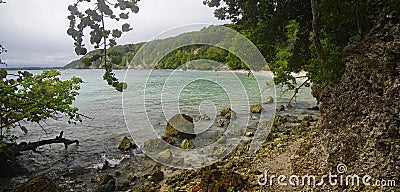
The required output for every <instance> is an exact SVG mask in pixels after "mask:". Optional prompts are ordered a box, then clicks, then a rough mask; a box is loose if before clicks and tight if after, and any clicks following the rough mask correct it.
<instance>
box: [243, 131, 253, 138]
mask: <svg viewBox="0 0 400 192" xmlns="http://www.w3.org/2000/svg"><path fill="white" fill-rule="evenodd" d="M245 135H246V137H253V136H254V133H253V132H251V131H249V132H246V134H245Z"/></svg>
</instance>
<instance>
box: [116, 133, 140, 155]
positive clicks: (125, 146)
mask: <svg viewBox="0 0 400 192" xmlns="http://www.w3.org/2000/svg"><path fill="white" fill-rule="evenodd" d="M136 148H137V145H136V144H134V143H132V141H131V140H130V139H129V138H128V137H126V136H125V137H124V138H123V139H122V141H121V143H120V144H119V146H118V149H119V150H123V151H127V150H129V149H136Z"/></svg>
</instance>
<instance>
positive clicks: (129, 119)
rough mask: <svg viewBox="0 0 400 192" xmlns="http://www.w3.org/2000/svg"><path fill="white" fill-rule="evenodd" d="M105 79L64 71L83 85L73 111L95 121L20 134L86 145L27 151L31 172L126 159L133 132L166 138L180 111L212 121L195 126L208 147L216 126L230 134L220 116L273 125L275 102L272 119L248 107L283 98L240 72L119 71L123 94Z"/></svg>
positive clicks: (261, 79)
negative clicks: (226, 112)
mask: <svg viewBox="0 0 400 192" xmlns="http://www.w3.org/2000/svg"><path fill="white" fill-rule="evenodd" d="M38 72H40V71H33V73H38ZM103 73H104V71H103V70H95V69H90V70H73V69H69V70H62V78H63V79H67V78H70V77H71V76H78V77H81V78H82V79H83V81H84V83H82V84H81V90H80V95H79V96H78V97H77V98H76V101H75V103H74V106H77V107H78V108H79V112H80V113H83V114H85V115H87V116H89V117H90V119H84V120H83V122H82V123H79V124H77V125H69V124H68V123H67V121H66V120H65V119H58V120H47V121H46V122H43V123H42V126H43V129H44V130H43V129H42V128H41V127H39V126H38V125H36V124H29V126H28V127H29V133H28V134H26V135H25V134H22V133H21V131H20V130H15V133H16V134H17V135H18V136H19V140H18V141H37V140H39V139H48V138H54V137H55V136H56V135H58V134H59V132H60V131H62V130H63V131H64V136H65V137H66V138H69V139H78V140H79V141H80V145H79V146H73V145H71V147H70V148H69V149H68V150H64V146H63V145H62V144H54V145H51V146H43V147H41V148H40V149H39V151H40V153H35V152H33V153H32V152H29V153H28V152H27V153H24V154H23V155H22V156H21V157H20V159H21V161H22V162H23V163H25V164H26V165H29V167H28V168H29V169H30V170H31V171H33V172H36V173H38V172H40V173H46V174H48V175H50V176H51V175H52V174H53V176H54V177H57V176H58V175H59V174H60V173H62V172H65V171H68V170H70V169H81V168H84V169H90V167H92V166H93V165H94V164H96V163H100V162H102V159H101V156H102V155H104V154H105V155H107V157H108V158H121V157H122V156H124V155H126V154H127V153H124V152H121V151H119V150H118V149H117V147H118V145H119V142H120V140H121V139H122V138H123V137H124V136H129V135H130V134H132V137H133V138H134V139H135V142H137V143H138V144H139V145H141V144H142V143H143V142H144V141H146V140H147V139H149V138H152V137H155V136H157V135H163V130H164V127H165V125H166V121H167V119H169V118H170V117H172V116H173V115H174V114H178V113H185V114H188V115H190V116H192V117H195V116H196V115H198V114H200V113H205V114H208V115H209V116H210V117H211V119H212V120H211V121H209V122H208V123H206V124H201V123H199V124H196V127H195V131H196V133H200V134H199V135H200V136H199V137H197V138H196V141H195V142H198V143H201V144H199V145H201V146H206V145H209V144H211V143H212V141H213V140H215V138H211V136H210V135H211V134H209V133H208V132H207V129H210V128H211V127H213V131H216V132H218V134H219V133H223V132H224V131H226V130H224V129H218V128H215V126H214V125H213V122H214V121H213V120H218V118H220V117H218V114H219V110H221V109H222V108H227V107H230V108H232V109H233V110H234V111H236V113H237V115H238V119H240V121H239V122H240V123H241V124H237V126H240V127H243V126H246V125H248V124H251V123H253V122H254V121H258V120H259V119H264V120H270V117H271V115H272V114H273V113H274V110H275V105H274V104H273V105H268V106H264V107H265V108H266V110H265V113H264V114H263V115H261V116H259V117H257V120H254V119H251V118H249V105H251V104H256V103H260V102H261V101H262V99H263V98H265V97H267V96H273V97H275V95H277V96H280V95H281V92H282V89H281V88H277V90H276V92H275V89H274V88H271V87H267V86H266V82H267V81H270V80H271V77H270V76H268V75H255V76H250V77H248V76H247V73H239V72H235V73H233V72H215V71H173V70H154V71H151V70H129V71H126V70H119V71H115V73H116V74H117V76H118V77H119V78H120V79H121V80H123V79H125V81H126V82H127V83H128V89H127V90H126V91H124V93H120V92H118V91H116V90H115V89H114V88H113V87H111V86H109V85H107V83H106V82H105V81H104V80H103V79H102V76H103ZM290 97H291V93H286V94H283V95H282V96H281V97H277V98H275V100H276V101H278V104H279V103H281V102H287V101H288V100H289V99H290ZM297 101H298V102H297V103H295V105H296V106H297V107H298V108H300V109H304V108H307V107H312V106H314V105H315V100H314V99H313V98H312V97H311V95H310V90H309V88H305V89H302V90H300V93H299V94H298V99H297ZM299 113H301V111H300V112H299ZM242 119H243V120H242ZM210 122H211V123H210ZM232 124H233V125H235V124H234V123H232ZM212 135H214V136H215V135H217V134H214V133H213V134H212ZM135 153H140V152H138V151H132V152H129V153H128V154H129V155H131V158H135V159H136V160H137V161H136V160H135V161H134V162H137V163H139V162H140V158H143V159H145V157H143V156H142V155H137V154H136V155H135ZM138 159H139V160H138ZM139 164H140V163H139Z"/></svg>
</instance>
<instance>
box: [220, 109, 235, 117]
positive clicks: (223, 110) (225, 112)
mask: <svg viewBox="0 0 400 192" xmlns="http://www.w3.org/2000/svg"><path fill="white" fill-rule="evenodd" d="M229 111H232V109H231V108H225V109H221V111H220V112H221V116H225V115H226V114H228V113H229Z"/></svg>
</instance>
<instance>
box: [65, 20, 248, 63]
mask: <svg viewBox="0 0 400 192" xmlns="http://www.w3.org/2000/svg"><path fill="white" fill-rule="evenodd" d="M220 30H221V28H220V27H216V26H210V27H207V28H203V29H202V30H200V31H197V32H188V33H184V34H181V35H178V36H176V37H171V38H167V39H158V40H154V41H152V42H151V43H152V46H157V49H159V50H163V49H164V48H167V47H179V46H178V45H179V44H181V42H187V41H196V40H198V39H213V38H214V39H218V38H222V39H223V38H225V39H223V41H224V42H231V41H232V42H234V41H235V38H234V37H219V36H221V31H220ZM143 44H144V43H137V44H128V45H118V46H114V47H111V48H110V49H109V50H108V53H107V56H108V62H110V63H112V64H113V68H115V69H123V68H126V67H127V66H128V65H130V67H131V68H137V69H143V68H150V69H176V68H178V67H179V66H181V65H182V64H185V63H187V62H189V61H193V60H198V59H208V60H212V61H217V62H219V63H223V64H226V68H225V69H247V66H246V65H245V64H244V63H243V62H242V61H241V60H240V59H239V58H237V57H236V56H235V55H234V54H233V53H230V52H229V51H227V50H224V49H222V48H219V47H217V46H211V45H205V44H194V45H188V46H184V47H180V48H178V49H176V50H174V51H172V52H170V53H168V54H167V55H165V56H164V57H162V58H161V60H160V61H158V62H157V63H154V61H153V58H156V57H157V56H158V55H159V54H160V53H159V52H157V51H149V52H146V55H145V57H144V58H143V59H142V63H131V61H132V59H133V57H134V56H135V54H136V53H137V52H138V50H139V49H140V48H141V47H142V46H143ZM101 54H102V50H94V51H91V52H89V53H87V54H86V55H85V56H83V57H82V58H80V59H79V60H76V61H73V62H71V63H69V64H68V65H66V66H65V68H103V65H104V63H103V61H102V56H101ZM191 67H192V68H194V69H200V70H212V69H216V68H215V66H213V65H212V64H211V63H210V64H208V63H202V64H201V65H199V66H191ZM218 69H221V68H218Z"/></svg>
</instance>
